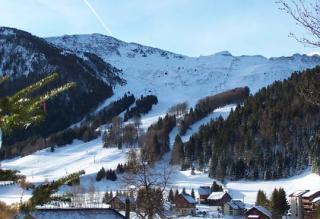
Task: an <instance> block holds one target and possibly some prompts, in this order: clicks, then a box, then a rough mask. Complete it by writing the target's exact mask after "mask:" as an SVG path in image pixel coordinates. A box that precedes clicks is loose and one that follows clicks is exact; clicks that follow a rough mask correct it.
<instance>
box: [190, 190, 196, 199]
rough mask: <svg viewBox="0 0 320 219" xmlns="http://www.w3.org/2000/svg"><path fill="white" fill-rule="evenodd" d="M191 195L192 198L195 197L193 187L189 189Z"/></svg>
mask: <svg viewBox="0 0 320 219" xmlns="http://www.w3.org/2000/svg"><path fill="white" fill-rule="evenodd" d="M191 197H192V198H194V199H196V196H195V194H194V190H193V188H192V189H191Z"/></svg>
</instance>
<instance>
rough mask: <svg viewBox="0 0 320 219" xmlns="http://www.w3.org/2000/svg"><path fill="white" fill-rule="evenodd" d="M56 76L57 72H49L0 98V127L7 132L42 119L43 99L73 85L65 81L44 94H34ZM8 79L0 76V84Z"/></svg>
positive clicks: (55, 78)
mask: <svg viewBox="0 0 320 219" xmlns="http://www.w3.org/2000/svg"><path fill="white" fill-rule="evenodd" d="M58 77H59V75H58V74H57V73H54V74H51V75H49V76H47V77H45V78H43V79H41V80H40V81H38V82H36V83H34V84H32V85H30V86H28V87H26V88H24V89H22V90H20V91H18V92H17V93H15V94H13V95H12V96H6V97H2V98H0V129H1V130H2V131H3V132H4V133H5V134H8V133H11V132H12V130H13V129H18V128H26V127H28V126H29V125H33V124H37V123H39V122H41V121H43V120H44V118H45V113H46V109H45V101H47V100H49V99H50V98H53V97H55V96H57V95H58V94H60V93H61V92H63V91H65V90H68V89H70V88H72V87H74V86H75V84H74V83H67V84H65V85H63V86H61V87H58V88H55V89H53V90H50V91H48V92H47V93H45V94H41V95H38V96H37V95H34V94H35V93H37V92H39V90H41V89H42V88H43V87H44V86H46V85H48V84H49V83H52V82H53V81H56V80H57V79H58ZM8 79H9V77H8V76H4V77H2V78H0V84H2V83H4V82H5V81H7V80H8Z"/></svg>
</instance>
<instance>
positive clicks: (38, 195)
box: [21, 170, 85, 211]
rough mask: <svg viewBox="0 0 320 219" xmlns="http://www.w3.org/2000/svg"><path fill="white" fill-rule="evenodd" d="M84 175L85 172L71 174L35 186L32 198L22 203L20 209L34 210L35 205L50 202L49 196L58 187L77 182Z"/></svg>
mask: <svg viewBox="0 0 320 219" xmlns="http://www.w3.org/2000/svg"><path fill="white" fill-rule="evenodd" d="M84 173H85V172H84V171H83V170H82V171H79V172H76V173H72V174H70V175H68V176H66V177H63V178H60V179H58V180H57V181H53V182H51V183H46V184H42V185H40V186H37V187H36V188H35V189H34V190H33V191H32V197H31V198H30V200H29V201H28V202H26V203H23V204H22V206H21V209H22V210H24V211H29V210H32V209H34V208H35V207H36V206H37V205H44V204H46V203H48V202H50V201H51V200H52V197H51V195H52V194H54V193H55V192H57V191H58V189H59V187H60V186H62V185H64V184H69V183H72V182H74V181H75V180H78V179H79V177H80V176H81V175H83V174H84Z"/></svg>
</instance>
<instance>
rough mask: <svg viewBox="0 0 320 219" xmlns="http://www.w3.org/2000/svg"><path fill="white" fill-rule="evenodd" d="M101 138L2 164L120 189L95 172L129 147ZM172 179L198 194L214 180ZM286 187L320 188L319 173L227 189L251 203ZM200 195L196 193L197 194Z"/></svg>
mask: <svg viewBox="0 0 320 219" xmlns="http://www.w3.org/2000/svg"><path fill="white" fill-rule="evenodd" d="M233 107H234V106H232V105H230V106H226V107H223V108H220V109H217V110H216V111H215V112H213V113H211V114H210V115H209V116H208V117H206V118H204V119H202V120H200V121H198V122H196V123H195V124H193V125H192V127H191V129H189V130H188V132H187V133H186V135H185V136H182V139H183V141H187V140H188V138H189V137H190V136H191V135H192V134H193V133H195V132H196V131H197V130H198V129H199V127H200V126H201V125H203V124H206V123H207V122H208V121H210V120H211V119H215V118H218V117H219V116H223V117H226V116H227V115H228V113H229V112H230V110H231V108H233ZM157 119H158V116H154V114H152V113H151V114H150V115H149V114H148V115H146V116H145V117H143V119H142V127H148V126H149V125H150V124H152V123H153V122H155V121H157ZM177 133H178V130H177V129H176V128H175V129H174V130H173V131H172V132H171V133H170V143H171V145H172V144H173V141H174V138H175V136H176V134H177ZM102 145H103V143H102V139H101V137H100V138H98V139H95V140H93V141H90V142H87V143H83V142H81V141H74V142H73V144H71V145H67V146H64V147H59V148H56V150H55V152H53V153H52V152H50V149H44V150H41V151H38V152H36V153H34V154H32V155H28V156H25V157H22V158H15V159H10V160H5V161H3V162H2V167H3V168H5V169H17V170H20V171H21V173H22V174H24V175H26V176H27V180H28V181H30V182H34V183H40V182H43V181H45V180H46V179H48V180H54V179H58V178H60V177H62V176H65V175H66V174H70V173H72V172H75V171H79V170H82V169H84V170H85V171H86V174H85V176H83V177H81V184H82V185H83V186H84V187H86V186H88V185H89V184H94V186H95V189H96V191H100V192H104V191H106V190H113V191H115V190H117V189H121V188H124V184H123V183H122V182H121V176H120V177H119V179H118V180H117V181H116V182H112V181H105V180H102V181H101V182H96V181H95V176H96V172H97V171H98V170H99V169H100V168H101V167H102V166H103V167H104V168H106V169H108V168H112V169H113V168H116V166H117V164H118V163H124V162H125V161H126V156H127V150H119V149H117V148H103V147H102ZM169 159H170V153H168V154H167V155H166V156H164V158H163V160H162V161H161V162H160V164H161V163H162V164H163V163H168V161H169ZM172 176H173V177H172V180H171V183H170V186H169V187H172V188H174V189H180V190H181V189H182V188H184V187H185V188H186V190H187V191H190V190H191V189H192V188H194V189H195V191H196V193H197V188H198V187H199V186H203V185H211V184H212V182H213V180H214V179H211V178H209V177H208V174H207V173H202V172H198V171H196V174H195V175H191V172H190V170H188V171H180V170H179V168H178V167H176V168H174V170H173V174H172ZM276 187H277V188H278V187H283V188H284V189H285V190H286V192H287V194H290V193H291V192H293V191H295V190H299V189H312V190H320V176H318V175H316V174H312V173H311V171H310V170H306V171H305V172H303V173H302V174H300V175H298V176H295V177H291V178H288V179H281V180H273V181H249V180H241V181H235V182H227V183H226V188H228V189H229V191H230V193H231V195H232V196H233V198H235V199H241V200H244V201H245V202H246V203H249V204H252V203H254V201H255V198H256V193H257V191H258V190H259V189H262V190H264V191H265V192H266V193H267V195H269V196H270V195H271V192H272V190H273V189H274V188H276ZM64 190H68V187H67V186H64V187H63V188H62V191H64ZM21 194H22V190H21V189H19V187H18V186H17V185H15V186H8V187H0V200H1V201H5V202H7V203H14V202H19V201H20V197H21ZM196 195H197V194H196ZM28 197H30V191H29V192H26V193H25V195H24V200H26V199H27V198H28Z"/></svg>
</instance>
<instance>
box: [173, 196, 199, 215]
mask: <svg viewBox="0 0 320 219" xmlns="http://www.w3.org/2000/svg"><path fill="white" fill-rule="evenodd" d="M196 204H197V202H196V200H194V198H193V197H192V196H191V195H188V194H182V193H181V194H179V195H178V196H177V197H176V198H175V200H174V205H175V206H174V211H175V212H176V213H177V214H178V215H179V216H187V215H194V214H196Z"/></svg>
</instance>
